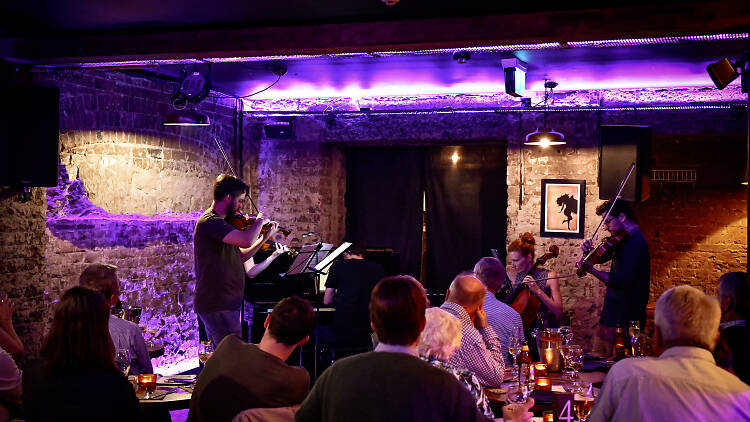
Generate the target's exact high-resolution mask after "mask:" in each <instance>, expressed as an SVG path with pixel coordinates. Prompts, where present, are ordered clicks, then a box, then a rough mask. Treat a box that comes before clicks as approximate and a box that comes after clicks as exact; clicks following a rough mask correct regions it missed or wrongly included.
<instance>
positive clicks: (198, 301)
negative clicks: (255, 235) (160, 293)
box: [193, 209, 245, 314]
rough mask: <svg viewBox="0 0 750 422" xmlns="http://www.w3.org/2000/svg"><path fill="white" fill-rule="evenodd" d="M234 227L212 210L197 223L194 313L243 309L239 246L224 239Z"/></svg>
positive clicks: (243, 275) (243, 282) (243, 286)
mask: <svg viewBox="0 0 750 422" xmlns="http://www.w3.org/2000/svg"><path fill="white" fill-rule="evenodd" d="M232 230H234V227H232V226H230V225H229V223H227V222H226V221H224V219H223V218H222V217H221V216H219V214H217V213H216V211H214V210H213V209H209V210H207V211H206V212H205V213H203V215H201V217H200V218H199V219H198V222H197V223H196V224H195V231H194V232H193V248H194V251H195V278H196V282H195V302H194V304H195V312H198V313H204V314H205V313H209V312H216V311H234V310H239V309H240V305H241V304H242V294H243V291H244V288H245V269H244V268H243V266H242V260H241V258H240V249H239V248H238V247H237V246H234V245H229V244H227V243H224V242H223V241H222V239H224V236H226V235H227V234H228V233H229V232H231V231H232Z"/></svg>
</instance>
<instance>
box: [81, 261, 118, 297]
mask: <svg viewBox="0 0 750 422" xmlns="http://www.w3.org/2000/svg"><path fill="white" fill-rule="evenodd" d="M78 284H79V285H81V286H86V287H90V288H92V289H94V290H96V291H97V292H99V293H101V294H102V296H104V298H105V299H106V300H107V302H108V303H109V305H110V306H112V305H114V304H115V303H117V298H118V297H119V296H120V281H119V280H118V279H117V267H115V266H114V265H110V264H101V263H98V264H91V265H89V266H88V267H86V268H85V269H84V270H83V272H82V273H81V276H80V277H78Z"/></svg>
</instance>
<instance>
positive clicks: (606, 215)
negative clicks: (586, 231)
mask: <svg viewBox="0 0 750 422" xmlns="http://www.w3.org/2000/svg"><path fill="white" fill-rule="evenodd" d="M634 169H635V163H632V164H630V169H628V174H626V175H625V178H624V179H622V183H620V188H619V189H617V193H616V194H615V196H614V198H612V201H611V203H610V204H609V209H608V210H607V213H606V214H604V216H603V217H602V220H601V221H600V222H599V225H598V226H596V230H594V234H593V235H591V237H590V238H589V240H591V241H592V242H593V240H594V238H596V235H597V234H599V229H601V228H602V224H604V220H606V219H607V217H609V214H610V213H611V212H612V208H614V207H615V202H616V201H617V199H619V198H620V195H621V194H622V190H623V189H625V185H626V184H627V183H628V179H630V175H631V174H633V170H634Z"/></svg>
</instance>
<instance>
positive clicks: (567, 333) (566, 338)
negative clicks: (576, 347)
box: [558, 325, 573, 345]
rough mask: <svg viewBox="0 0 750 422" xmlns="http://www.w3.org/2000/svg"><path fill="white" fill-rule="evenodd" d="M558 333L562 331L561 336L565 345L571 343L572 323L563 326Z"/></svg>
mask: <svg viewBox="0 0 750 422" xmlns="http://www.w3.org/2000/svg"><path fill="white" fill-rule="evenodd" d="M558 333H560V336H561V337H562V344H563V345H568V344H570V341H571V340H573V331H572V330H571V328H570V325H563V326H561V327H560V329H559V330H558Z"/></svg>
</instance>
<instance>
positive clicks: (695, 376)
mask: <svg viewBox="0 0 750 422" xmlns="http://www.w3.org/2000/svg"><path fill="white" fill-rule="evenodd" d="M720 317H721V311H720V309H719V304H718V302H717V301H716V299H715V298H713V297H709V296H707V295H705V294H704V293H703V292H701V291H700V290H698V289H696V288H694V287H690V286H677V287H673V288H671V289H669V290H667V291H666V292H664V294H662V295H661V297H660V298H659V300H658V301H657V302H656V312H655V315H654V326H655V332H654V343H655V347H656V350H657V351H662V353H661V355H660V356H659V357H658V358H632V359H625V360H622V361H620V362H618V363H617V364H615V366H613V367H612V369H611V370H610V371H609V373H608V374H607V378H606V379H605V381H604V386H603V388H602V391H601V394H600V395H599V400H598V402H597V404H596V407H595V408H594V411H593V412H592V413H591V417H590V418H589V421H590V422H597V421H646V422H648V421H670V420H672V421H687V420H690V421H709V420H712V421H713V420H722V421H740V420H743V421H746V420H750V386H748V385H747V384H745V383H743V382H742V381H740V379H739V378H737V377H736V376H734V375H733V374H730V373H729V372H727V371H725V370H723V369H721V368H719V367H718V366H717V365H716V363H715V362H714V358H713V356H712V354H711V352H712V351H713V350H714V348H715V347H716V342H717V341H718V337H719V319H720Z"/></svg>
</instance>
